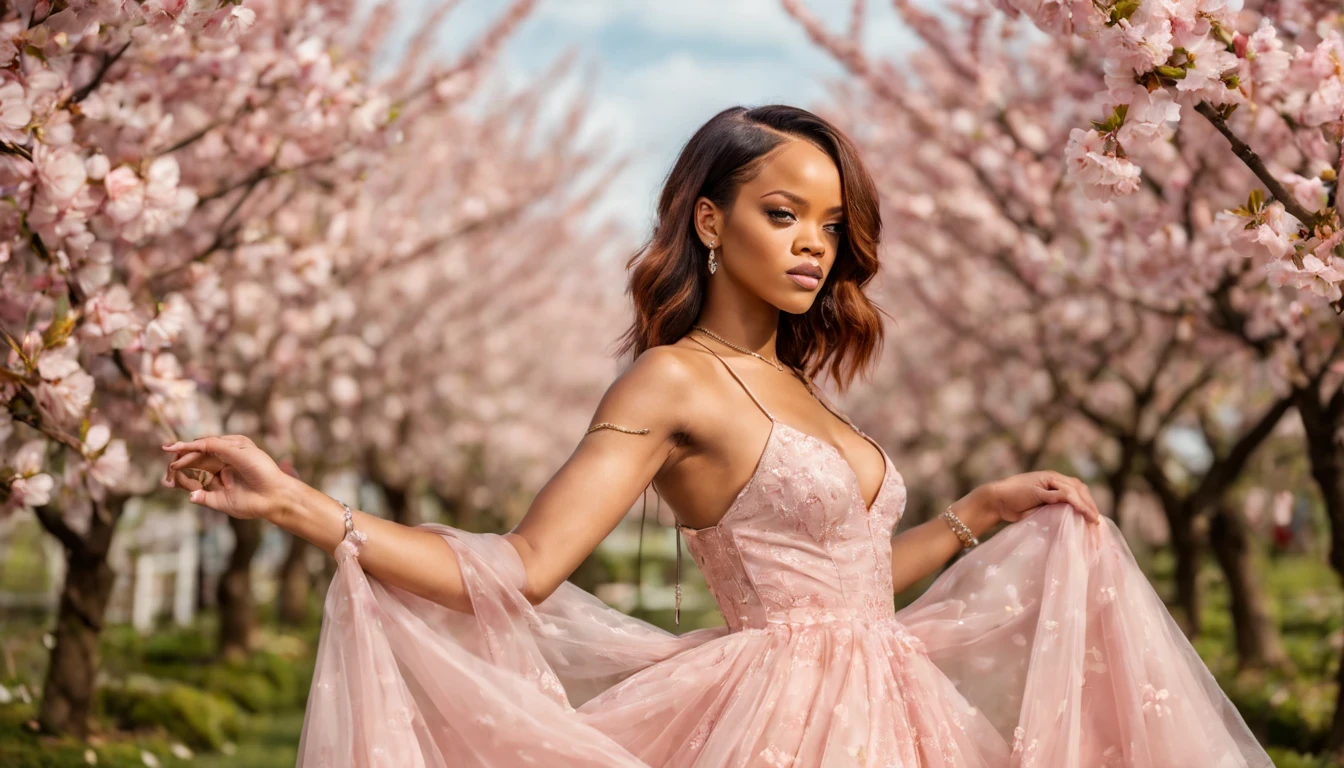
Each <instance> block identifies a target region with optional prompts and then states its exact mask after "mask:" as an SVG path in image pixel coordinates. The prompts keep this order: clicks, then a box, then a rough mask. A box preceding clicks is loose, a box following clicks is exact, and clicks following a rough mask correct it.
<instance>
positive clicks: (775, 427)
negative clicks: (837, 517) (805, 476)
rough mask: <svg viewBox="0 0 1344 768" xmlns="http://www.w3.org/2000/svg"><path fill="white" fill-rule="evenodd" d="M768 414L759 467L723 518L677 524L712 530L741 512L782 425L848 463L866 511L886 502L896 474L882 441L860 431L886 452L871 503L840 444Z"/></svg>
mask: <svg viewBox="0 0 1344 768" xmlns="http://www.w3.org/2000/svg"><path fill="white" fill-rule="evenodd" d="M823 405H824V404H823ZM766 415H767V416H769V417H770V434H768V435H767V436H766V438H765V447H764V448H762V449H761V455H760V456H759V457H758V458H757V459H756V468H755V469H753V470H752V472H751V476H750V477H748V478H747V482H746V483H744V484H743V485H742V489H741V490H739V491H738V492H737V495H736V496H734V497H733V500H732V502H731V503H730V504H729V505H728V509H727V510H726V511H725V512H724V513H723V515H722V516H720V517H719V521H718V522H717V523H714V524H713V525H707V526H705V527H703V528H691V527H690V526H687V525H683V524H682V523H680V522H678V523H677V524H676V527H677V528H678V529H680V530H681V531H683V532H685V533H691V534H696V533H701V532H704V531H710V530H714V529H718V528H722V527H723V526H724V524H726V523H727V522H728V520H729V519H730V518H732V516H733V515H734V514H735V513H736V512H737V510H738V509H740V508H741V506H742V500H743V499H744V498H745V497H746V495H747V493H748V492H749V491H750V490H751V489H752V488H753V487H755V485H756V482H757V480H758V479H759V478H760V476H761V472H762V470H763V469H764V467H765V460H766V458H767V457H768V456H769V455H770V451H771V450H772V448H773V447H774V442H775V437H776V435H777V434H778V433H779V428H780V427H782V428H784V429H787V430H791V431H792V432H793V433H794V434H795V435H797V436H798V437H801V438H803V439H804V440H811V441H813V442H816V443H820V444H821V445H822V446H823V447H825V448H827V449H830V451H831V453H832V455H833V456H834V457H835V458H836V459H837V460H838V461H839V462H840V463H841V464H843V465H845V468H846V469H847V470H849V487H850V489H851V490H852V491H853V495H854V497H855V498H856V499H858V503H859V506H860V507H862V508H863V511H864V514H865V515H867V514H871V513H872V511H873V510H874V509H877V505H878V504H881V503H882V500H883V498H884V497H885V496H886V493H887V487H888V486H889V485H891V483H890V481H891V476H892V473H891V468H892V467H891V457H890V456H888V455H887V451H886V449H884V448H883V447H882V446H881V445H880V444H878V442H877V441H876V440H873V439H872V438H871V437H869V436H868V435H865V434H863V433H862V432H859V436H860V437H862V438H863V439H865V440H867V441H868V442H870V443H872V444H873V445H874V446H875V447H876V448H877V450H878V453H880V454H882V482H881V483H880V484H879V485H878V486H877V494H876V495H875V496H873V502H872V503H871V504H868V503H866V502H865V501H864V499H863V489H862V488H860V487H859V475H858V473H857V472H855V471H854V467H853V466H852V465H851V464H850V463H849V462H848V461H845V457H844V455H843V454H841V453H840V449H839V448H836V447H835V446H834V445H831V444H830V443H828V442H826V441H825V440H822V439H821V438H819V437H817V436H816V435H812V434H809V433H807V432H804V431H803V430H801V429H798V428H797V427H794V426H791V425H789V424H786V423H784V422H782V421H780V420H779V419H776V418H775V417H774V416H770V415H769V414H766ZM855 431H856V432H857V431H858V430H857V429H856V430H855Z"/></svg>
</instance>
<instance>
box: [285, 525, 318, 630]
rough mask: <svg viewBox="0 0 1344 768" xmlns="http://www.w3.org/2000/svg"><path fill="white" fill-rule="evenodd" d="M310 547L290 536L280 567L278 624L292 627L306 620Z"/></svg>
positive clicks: (309, 580)
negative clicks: (287, 548)
mask: <svg viewBox="0 0 1344 768" xmlns="http://www.w3.org/2000/svg"><path fill="white" fill-rule="evenodd" d="M310 546H312V545H310V544H309V543H308V542H306V541H304V540H303V539H301V538H299V537H298V536H294V535H290V537H289V550H288V551H287V552H286V553H285V562H284V563H283V564H281V566H280V623H281V624H287V625H289V626H292V627H297V626H301V625H302V624H303V623H304V622H305V621H307V620H308V594H309V592H311V586H312V577H311V575H310V574H309V573H308V549H309V547H310Z"/></svg>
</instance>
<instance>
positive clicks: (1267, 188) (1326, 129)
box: [995, 0, 1344, 313]
mask: <svg viewBox="0 0 1344 768" xmlns="http://www.w3.org/2000/svg"><path fill="white" fill-rule="evenodd" d="M995 4H996V5H997V6H998V7H1000V8H1002V9H1003V10H1004V11H1006V12H1007V13H1008V14H1009V15H1011V16H1013V17H1016V16H1018V15H1019V14H1022V15H1024V16H1026V17H1027V18H1029V19H1030V20H1031V21H1032V22H1034V23H1035V24H1036V26H1037V27H1038V28H1039V29H1041V30H1042V31H1044V32H1045V33H1047V34H1049V35H1052V36H1054V37H1056V38H1057V39H1059V38H1065V37H1069V36H1075V37H1077V38H1079V39H1082V40H1084V41H1086V42H1087V44H1088V45H1089V47H1090V50H1091V51H1092V54H1093V55H1094V56H1096V57H1098V58H1099V59H1100V60H1101V63H1102V66H1103V71H1104V75H1105V91H1104V92H1103V93H1100V94H1099V95H1098V97H1097V98H1096V99H1095V100H1094V107H1095V115H1096V116H1095V117H1094V119H1093V121H1092V127H1091V128H1083V127H1077V128H1075V129H1073V130H1072V131H1071V132H1070V137H1069V145H1068V147H1067V149H1066V154H1067V157H1068V165H1069V173H1070V176H1071V177H1072V178H1074V179H1076V180H1077V181H1078V182H1080V183H1081V184H1082V185H1083V189H1084V190H1085V191H1086V194H1088V195H1089V196H1091V197H1094V198H1096V199H1101V200H1105V199H1110V198H1112V197H1116V196H1123V195H1128V194H1132V193H1134V192H1136V191H1137V190H1138V189H1139V187H1140V185H1141V178H1142V174H1143V170H1142V169H1143V168H1144V167H1145V166H1148V165H1149V162H1146V161H1148V160H1150V159H1151V158H1152V157H1153V152H1154V150H1155V148H1156V147H1157V146H1158V145H1160V144H1163V143H1166V142H1168V141H1169V140H1170V139H1171V136H1172V134H1173V131H1174V128H1175V126H1177V125H1180V124H1183V123H1185V122H1188V121H1189V120H1190V119H1191V118H1192V117H1193V115H1191V114H1190V113H1191V112H1194V113H1196V114H1198V115H1199V116H1200V118H1202V119H1203V120H1204V121H1206V122H1207V124H1208V125H1209V126H1211V127H1212V128H1214V129H1216V130H1217V132H1218V133H1219V134H1221V135H1222V137H1223V138H1224V139H1225V140H1226V142H1227V145H1228V146H1229V147H1230V148H1231V149H1232V151H1233V154H1234V155H1235V157H1236V158H1237V159H1238V160H1239V161H1241V162H1242V163H1243V164H1244V165H1245V167H1246V168H1248V169H1249V170H1250V171H1251V172H1252V173H1253V174H1254V177H1255V181H1258V182H1259V184H1262V185H1263V186H1264V191H1261V190H1260V188H1259V187H1258V186H1248V187H1243V189H1245V192H1244V193H1243V197H1245V199H1246V203H1245V204H1243V205H1240V206H1235V207H1231V208H1228V209H1225V211H1226V212H1227V214H1228V219H1229V221H1228V222H1227V225H1228V226H1229V227H1231V228H1233V229H1232V232H1231V233H1230V234H1232V235H1233V238H1232V239H1233V244H1234V248H1235V250H1236V252H1238V253H1240V254H1241V255H1243V256H1247V257H1254V256H1267V257H1268V260H1267V262H1266V264H1265V267H1264V268H1265V270H1266V271H1267V273H1268V277H1269V280H1270V281H1271V282H1272V283H1273V284H1274V285H1276V286H1283V285H1291V286H1293V287H1295V288H1299V289H1303V290H1309V291H1311V292H1312V293H1313V294H1314V295H1316V296H1318V297H1322V298H1325V299H1327V300H1328V301H1330V303H1331V306H1332V307H1333V308H1334V309H1335V311H1336V312H1337V313H1338V312H1344V298H1342V296H1341V282H1344V247H1341V244H1342V243H1344V239H1342V238H1344V232H1342V231H1341V227H1340V215H1339V202H1338V200H1337V199H1336V195H1335V193H1334V190H1335V187H1336V184H1337V181H1338V174H1339V164H1340V159H1341V158H1340V140H1341V138H1344V74H1341V72H1340V68H1339V61H1340V59H1341V57H1344V37H1341V33H1340V30H1339V25H1338V23H1337V20H1338V18H1339V7H1338V4H1334V3H1327V2H1314V1H1313V0H1300V1H1295V2H1247V3H1245V6H1246V7H1245V9H1244V10H1243V11H1242V13H1241V14H1240V15H1238V14H1237V13H1236V12H1235V11H1234V10H1233V9H1232V7H1231V4H1229V3H1226V2H1225V1H1224V0H1188V1H1185V2H1178V1H1176V0H1118V1H1117V2H1113V3H1108V2H1092V1H1091V0H1044V2H1041V1H1039V0H995ZM1242 107H1244V108H1242ZM1195 119H1199V118H1195ZM1230 191H1231V188H1229V192H1230ZM1265 192H1267V193H1268V198H1267V197H1266V196H1265Z"/></svg>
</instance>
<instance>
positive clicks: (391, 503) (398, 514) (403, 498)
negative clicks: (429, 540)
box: [382, 485, 424, 526]
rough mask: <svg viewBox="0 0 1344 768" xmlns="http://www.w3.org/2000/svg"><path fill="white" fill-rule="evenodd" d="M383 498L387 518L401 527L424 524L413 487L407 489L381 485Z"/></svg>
mask: <svg viewBox="0 0 1344 768" xmlns="http://www.w3.org/2000/svg"><path fill="white" fill-rule="evenodd" d="M382 489H383V498H384V499H386V500H387V512H388V517H389V518H390V519H391V520H393V521H394V522H398V523H401V524H402V525H412V526H414V525H419V524H420V523H422V522H424V517H423V515H422V514H421V512H420V504H419V503H417V502H418V497H419V494H418V493H416V492H415V490H414V486H410V487H407V488H395V487H393V486H391V485H383V486H382Z"/></svg>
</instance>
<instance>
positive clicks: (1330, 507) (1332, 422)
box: [1295, 382, 1344, 760]
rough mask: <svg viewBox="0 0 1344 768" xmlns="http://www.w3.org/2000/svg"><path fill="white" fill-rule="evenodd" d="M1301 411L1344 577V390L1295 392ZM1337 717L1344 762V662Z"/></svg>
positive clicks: (1339, 667) (1333, 736)
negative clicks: (1340, 436)
mask: <svg viewBox="0 0 1344 768" xmlns="http://www.w3.org/2000/svg"><path fill="white" fill-rule="evenodd" d="M1295 394H1296V405H1297V412H1298V414H1299V415H1301V417H1302V424H1303V426H1304V427H1305V431H1306V435H1307V457H1308V460H1309V461H1310V462H1311V475H1312V478H1313V479H1315V481H1316V485H1317V487H1319V488H1320V491H1321V499H1322V501H1324V502H1325V513H1326V517H1328V518H1329V520H1330V566H1331V567H1332V568H1334V569H1335V573H1336V574H1337V575H1339V576H1340V577H1341V578H1344V445H1341V444H1339V443H1338V442H1336V441H1335V439H1334V435H1335V434H1336V432H1337V431H1338V430H1339V429H1340V427H1341V426H1344V390H1341V391H1339V392H1336V393H1335V396H1334V397H1333V398H1331V400H1330V401H1328V402H1322V400H1321V397H1320V396H1319V395H1318V386H1317V385H1316V384H1315V382H1313V384H1312V385H1311V386H1309V387H1302V388H1299V389H1297V390H1296V391H1295ZM1335 680H1336V682H1337V683H1338V688H1337V690H1338V693H1337V694H1336V695H1335V714H1334V717H1333V719H1332V720H1331V722H1330V732H1329V733H1328V734H1326V740H1325V744H1326V751H1327V752H1328V753H1329V754H1330V756H1332V757H1335V758H1338V759H1341V760H1344V659H1339V660H1337V661H1336V664H1335Z"/></svg>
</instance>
